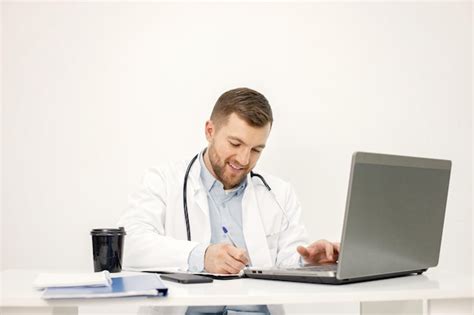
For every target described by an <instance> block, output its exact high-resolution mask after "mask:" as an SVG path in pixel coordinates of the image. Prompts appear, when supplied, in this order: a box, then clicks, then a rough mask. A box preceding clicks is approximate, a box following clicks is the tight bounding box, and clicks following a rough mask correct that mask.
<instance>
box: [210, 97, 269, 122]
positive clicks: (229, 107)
mask: <svg viewBox="0 0 474 315" xmlns="http://www.w3.org/2000/svg"><path fill="white" fill-rule="evenodd" d="M232 113H235V114H237V115H238V116H239V117H240V118H242V119H243V120H245V122H246V123H248V124H249V125H250V126H253V127H264V126H266V125H267V124H268V123H270V126H271V125H272V123H273V114H272V108H271V107H270V104H269V103H268V100H267V99H266V98H265V96H263V95H262V94H261V93H259V92H257V91H254V90H252V89H249V88H237V89H233V90H230V91H227V92H225V93H224V94H222V95H221V96H220V97H219V99H218V100H217V102H216V105H214V109H213V110H212V114H211V120H212V121H213V122H214V123H215V124H217V125H220V124H221V123H225V122H227V119H228V118H229V116H230V115H231V114H232Z"/></svg>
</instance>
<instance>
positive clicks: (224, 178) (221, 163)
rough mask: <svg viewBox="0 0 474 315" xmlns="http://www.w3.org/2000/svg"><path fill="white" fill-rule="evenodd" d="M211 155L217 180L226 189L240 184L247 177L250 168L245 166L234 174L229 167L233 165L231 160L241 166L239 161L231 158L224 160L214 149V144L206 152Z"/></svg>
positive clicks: (210, 159)
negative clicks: (230, 163)
mask: <svg viewBox="0 0 474 315" xmlns="http://www.w3.org/2000/svg"><path fill="white" fill-rule="evenodd" d="M206 153H207V154H208V156H209V161H210V163H211V167H212V170H213V171H214V175H215V176H216V178H217V180H219V181H220V182H221V183H222V184H223V185H224V189H231V188H234V187H236V186H238V185H239V184H240V183H242V181H243V180H244V179H245V177H246V176H247V174H248V173H250V169H248V168H245V167H244V168H243V169H242V171H241V172H240V174H233V173H232V171H231V170H230V169H229V168H230V167H231V166H230V165H229V162H231V161H232V164H233V165H237V166H241V165H240V164H239V163H238V162H237V161H235V160H232V159H231V158H228V159H225V160H223V159H222V158H221V157H220V156H219V155H218V154H217V152H216V150H214V147H213V146H209V148H208V149H207V152H206Z"/></svg>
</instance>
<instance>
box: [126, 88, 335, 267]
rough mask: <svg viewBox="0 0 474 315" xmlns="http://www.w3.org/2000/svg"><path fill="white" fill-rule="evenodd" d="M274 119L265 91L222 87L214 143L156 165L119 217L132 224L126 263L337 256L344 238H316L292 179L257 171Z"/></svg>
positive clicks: (269, 262) (209, 126) (211, 131)
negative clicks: (186, 158)
mask: <svg viewBox="0 0 474 315" xmlns="http://www.w3.org/2000/svg"><path fill="white" fill-rule="evenodd" d="M272 123H273V116H272V112H271V107H270V105H269V103H268V101H267V99H266V98H265V97H264V96H263V95H262V94H260V93H258V92H256V91H254V90H251V89H248V88H238V89H234V90H230V91H227V92H225V93H224V94H223V95H221V97H220V98H219V99H218V100H217V102H216V105H215V106H214V109H213V111H212V114H211V117H210V119H209V120H208V121H207V122H206V124H205V135H206V138H207V141H208V146H207V148H206V149H204V150H203V151H201V152H200V153H199V154H197V156H196V158H195V159H193V161H192V162H190V161H183V162H178V163H174V164H169V165H165V166H162V167H159V168H152V169H150V170H149V171H148V173H147V174H146V175H145V176H144V179H143V184H142V187H141V189H140V191H138V192H137V193H136V194H135V195H132V197H131V202H130V207H129V209H128V210H127V211H126V212H125V213H124V214H123V216H122V217H121V218H120V220H119V225H120V226H124V227H125V230H126V232H127V236H126V245H125V248H124V268H125V269H127V268H128V269H139V270H153V269H155V270H159V269H164V268H180V269H182V270H190V271H207V272H211V273H238V272H239V271H240V270H241V269H243V268H244V267H245V266H246V265H252V266H298V265H300V264H302V263H327V262H335V261H336V260H337V258H338V253H339V244H337V243H331V242H328V241H326V240H319V241H316V242H313V243H311V244H309V242H308V240H307V236H306V231H305V227H304V225H303V223H302V221H301V206H300V204H299V202H298V199H297V197H296V195H295V192H294V190H293V189H292V187H291V185H290V184H289V183H287V182H285V181H283V180H281V179H279V178H277V177H274V176H271V175H268V174H265V173H261V172H258V175H257V176H255V174H254V173H253V172H252V170H253V169H254V167H255V166H256V164H257V161H258V159H259V157H260V155H261V154H262V151H263V150H264V148H265V144H266V141H267V139H268V136H269V135H270V131H271V128H272ZM185 185H186V187H184V186H185ZM227 196H230V197H228V198H227ZM221 197H222V198H221ZM184 200H186V202H185V201H184ZM216 200H217V201H216ZM232 200H233V201H232ZM185 206H186V208H187V214H186V213H185V211H184V207H185ZM186 217H187V218H186ZM186 222H188V225H187V223H186ZM224 225H225V226H226V229H227V230H228V234H226V233H224V232H222V227H223V226H224ZM229 240H230V241H229ZM308 244H309V245H308Z"/></svg>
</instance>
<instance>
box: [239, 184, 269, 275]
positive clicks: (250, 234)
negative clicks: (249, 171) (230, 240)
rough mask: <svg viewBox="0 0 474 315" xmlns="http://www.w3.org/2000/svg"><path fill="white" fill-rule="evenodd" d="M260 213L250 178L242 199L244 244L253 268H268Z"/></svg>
mask: <svg viewBox="0 0 474 315" xmlns="http://www.w3.org/2000/svg"><path fill="white" fill-rule="evenodd" d="M262 211H264V209H260V207H259V205H258V200H257V195H256V192H255V187H254V186H253V183H252V179H251V177H250V176H248V177H247V188H246V189H245V193H244V196H243V198H242V222H243V231H244V237H245V242H246V245H247V250H248V253H249V256H250V261H251V263H252V265H253V266H261V267H270V266H272V260H271V257H270V252H269V250H268V245H267V239H266V237H265V230H264V227H263V223H262Z"/></svg>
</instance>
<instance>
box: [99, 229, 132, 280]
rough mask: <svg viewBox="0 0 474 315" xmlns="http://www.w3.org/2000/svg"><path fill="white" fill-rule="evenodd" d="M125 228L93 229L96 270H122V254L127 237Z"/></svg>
mask: <svg viewBox="0 0 474 315" xmlns="http://www.w3.org/2000/svg"><path fill="white" fill-rule="evenodd" d="M125 235H126V233H125V229H124V228H123V227H119V228H118V229H115V228H111V229H108V228H107V229H93V230H92V231H91V236H92V258H93V260H94V272H99V271H103V270H108V271H109V272H120V271H122V255H123V246H124V239H125Z"/></svg>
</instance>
